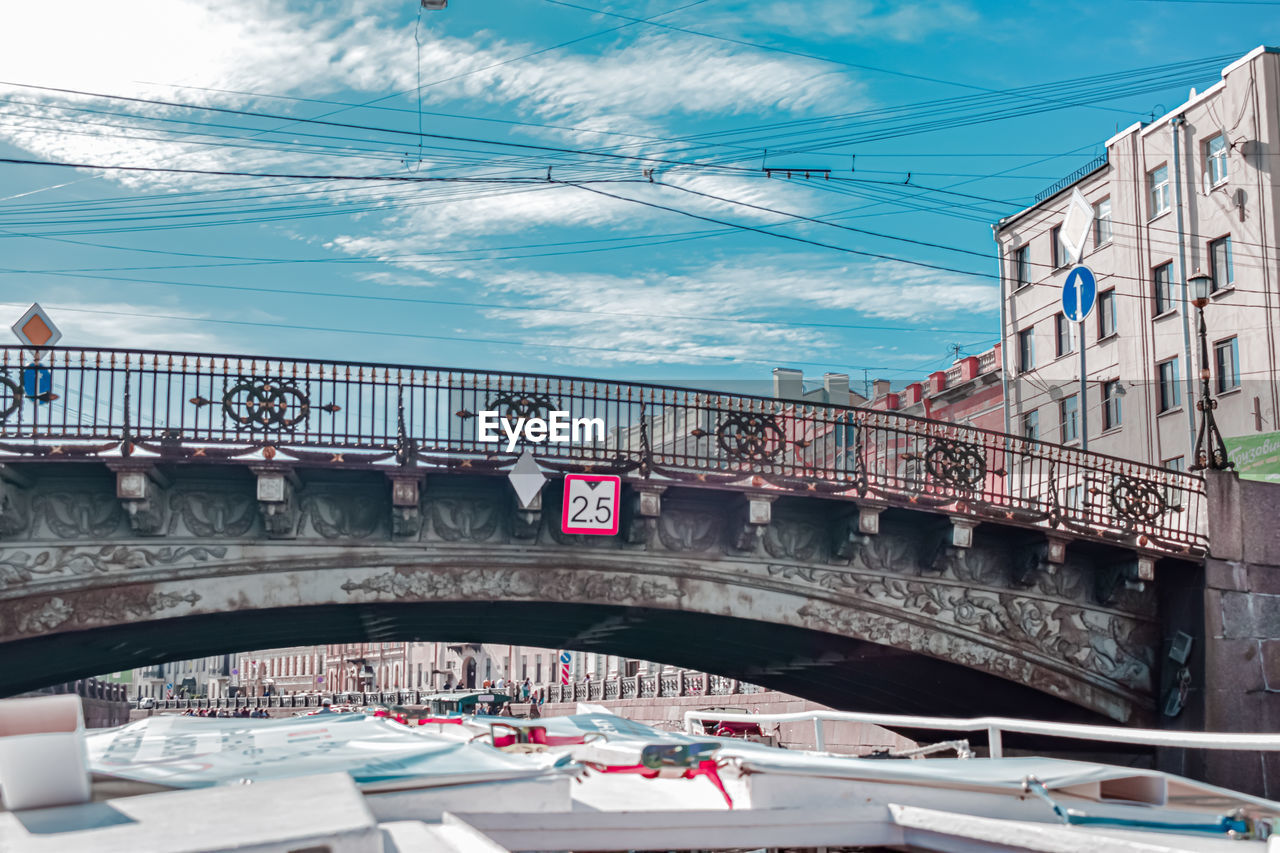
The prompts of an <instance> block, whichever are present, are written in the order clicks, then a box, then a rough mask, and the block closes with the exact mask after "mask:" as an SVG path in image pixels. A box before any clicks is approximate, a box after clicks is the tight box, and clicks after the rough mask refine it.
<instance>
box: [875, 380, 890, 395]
mask: <svg viewBox="0 0 1280 853" xmlns="http://www.w3.org/2000/svg"><path fill="white" fill-rule="evenodd" d="M888 393H889V380H888V379H877V380H876V381H875V382H872V383H871V399H873V400H879V399H880V398H881V397H883V396H884V395H885V394H888Z"/></svg>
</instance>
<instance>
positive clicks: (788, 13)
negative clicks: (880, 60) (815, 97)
mask: <svg viewBox="0 0 1280 853" xmlns="http://www.w3.org/2000/svg"><path fill="white" fill-rule="evenodd" d="M743 18H744V19H745V20H747V21H749V22H750V23H754V24H764V25H767V26H768V27H770V28H771V29H773V30H775V31H776V30H781V31H783V32H785V33H787V34H788V35H791V36H793V37H796V38H802V39H806V40H812V41H824V40H826V41H837V40H844V39H892V40H894V41H903V42H919V41H922V40H924V39H926V38H928V37H930V36H935V35H938V34H945V33H951V32H953V31H955V30H957V29H964V28H967V27H969V26H970V25H972V24H973V23H975V22H976V21H977V20H978V15H977V13H976V12H975V11H974V10H973V9H972V8H970V7H969V5H968V4H967V3H964V2H958V0H914V1H911V0H903V2H898V0H775V2H772V3H762V4H757V3H752V4H750V7H749V8H745V9H744V12H743Z"/></svg>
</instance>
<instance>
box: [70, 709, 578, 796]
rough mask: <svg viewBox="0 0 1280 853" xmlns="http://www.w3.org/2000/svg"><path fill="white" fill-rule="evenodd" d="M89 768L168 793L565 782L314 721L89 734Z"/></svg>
mask: <svg viewBox="0 0 1280 853" xmlns="http://www.w3.org/2000/svg"><path fill="white" fill-rule="evenodd" d="M86 740H87V741H88V749H89V768H90V770H91V771H92V772H94V773H98V774H102V775H105V776H114V777H118V778H123V779H130V780H133V781H137V782H147V783H151V784H155V785H163V786H168V787H173V788H199V787H205V786H209V785H219V784H227V783H235V782H239V781H241V780H246V779H247V780H261V779H282V778H289V777H295V776H309V775H312V774H316V773H330V772H334V771H343V772H346V773H348V774H349V775H350V776H351V777H352V778H353V779H354V780H355V781H356V783H357V784H359V785H360V786H361V787H362V788H364V789H365V790H386V789H391V788H408V787H429V786H439V785H458V784H470V783H474V782H493V781H505V780H516V779H530V778H534V777H538V776H547V775H552V774H560V773H571V772H573V769H572V768H571V767H570V766H569V761H568V758H567V757H559V758H557V757H555V756H548V755H509V754H507V753H504V752H501V751H499V750H496V749H493V748H492V747H490V746H487V745H485V744H484V743H479V742H477V743H466V742H460V741H458V740H456V739H451V738H443V737H440V736H438V735H435V734H432V733H430V732H427V731H423V730H421V729H415V728H411V727H408V726H404V725H401V724H399V723H395V722H392V721H390V720H387V719H384V718H375V717H368V716H365V715H363V714H322V715H314V716H307V717H294V718H289V719H283V720H253V719H236V718H231V719H223V718H210V717H178V716H161V717H150V718H148V719H146V720H140V721H138V722H136V723H130V724H129V725H126V726H121V727H120V728H116V729H106V730H103V731H99V732H95V733H92V734H89V735H88V737H87V738H86Z"/></svg>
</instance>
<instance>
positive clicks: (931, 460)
mask: <svg viewBox="0 0 1280 853" xmlns="http://www.w3.org/2000/svg"><path fill="white" fill-rule="evenodd" d="M924 467H925V471H927V472H928V474H929V476H930V477H931V478H933V480H934V481H935V482H937V483H941V484H943V485H945V486H950V487H952V488H955V489H975V488H977V487H979V486H980V485H982V480H983V478H984V477H986V476H987V460H986V457H984V456H983V453H982V449H981V448H978V447H974V446H973V445H972V444H967V443H965V442H963V441H954V440H952V439H949V438H939V439H937V440H936V441H935V442H934V443H933V444H932V445H930V447H929V448H928V449H926V450H925V452H924Z"/></svg>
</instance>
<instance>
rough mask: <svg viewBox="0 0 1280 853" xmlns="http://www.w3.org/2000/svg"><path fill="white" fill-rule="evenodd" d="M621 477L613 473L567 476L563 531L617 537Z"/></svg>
mask: <svg viewBox="0 0 1280 853" xmlns="http://www.w3.org/2000/svg"><path fill="white" fill-rule="evenodd" d="M621 505H622V478H621V477H616V476H614V475H612V474H566V475H565V478H564V509H563V511H562V512H561V515H560V529H561V530H563V531H564V532H565V533H589V534H592V535H595V536H616V535H617V534H618V510H619V507H621Z"/></svg>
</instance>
